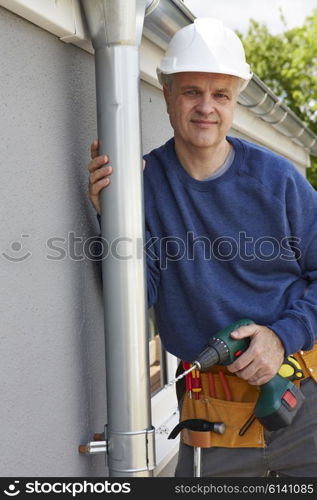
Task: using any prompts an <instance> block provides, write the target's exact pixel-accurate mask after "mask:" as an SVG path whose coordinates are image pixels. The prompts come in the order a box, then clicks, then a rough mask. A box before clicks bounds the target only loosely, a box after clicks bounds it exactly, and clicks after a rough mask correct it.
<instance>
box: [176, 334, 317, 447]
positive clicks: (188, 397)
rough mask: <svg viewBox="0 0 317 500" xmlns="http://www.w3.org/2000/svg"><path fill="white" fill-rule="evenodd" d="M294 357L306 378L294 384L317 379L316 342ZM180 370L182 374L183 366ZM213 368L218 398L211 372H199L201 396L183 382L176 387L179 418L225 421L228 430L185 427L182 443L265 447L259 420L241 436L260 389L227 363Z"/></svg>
mask: <svg viewBox="0 0 317 500" xmlns="http://www.w3.org/2000/svg"><path fill="white" fill-rule="evenodd" d="M294 357H295V358H296V360H297V361H298V363H299V364H300V366H301V369H302V371H303V374H304V377H303V378H302V379H301V380H300V381H299V380H295V381H294V382H293V383H294V384H295V385H297V386H299V385H300V384H301V383H302V381H303V380H304V379H306V378H308V377H312V378H313V379H314V381H315V382H317V343H316V344H315V346H314V348H313V349H312V350H311V351H305V352H304V351H300V352H298V353H296V354H295V355H294ZM178 371H179V373H181V369H180V370H178ZM210 371H211V372H212V373H213V383H214V389H215V394H216V397H211V395H210V379H208V372H207V373H200V377H201V379H200V380H201V391H200V393H199V399H198V398H197V399H195V393H193V392H191V393H189V392H186V390H185V387H184V385H182V387H180V386H179V387H177V395H178V398H179V401H180V400H182V402H181V416H180V421H181V422H182V421H184V420H189V419H203V420H207V421H209V422H223V423H224V424H225V426H226V430H225V432H224V433H223V434H217V433H214V432H203V431H194V430H189V429H186V428H184V429H182V431H181V440H182V442H183V443H185V444H187V445H189V446H197V447H200V448H210V447H224V448H264V446H265V441H264V427H263V426H262V425H261V424H260V422H259V421H258V420H257V419H255V420H254V421H253V423H252V425H250V427H249V428H248V429H247V431H246V432H245V433H244V434H243V435H242V436H241V435H239V432H240V430H241V429H242V427H243V426H244V424H245V423H246V422H247V421H248V419H249V418H250V417H251V416H252V414H253V413H254V408H255V405H256V402H257V399H258V397H259V394H260V388H259V387H257V386H253V385H250V384H249V383H248V382H246V381H245V380H243V379H241V378H239V377H237V376H236V375H233V374H232V373H230V372H229V371H228V370H227V368H226V367H225V366H213V367H212V368H211V369H210ZM219 371H222V372H223V374H224V375H225V379H226V385H227V390H226V388H225V387H224V384H223V375H222V374H221V376H220V375H219ZM180 382H182V380H181V381H180ZM228 388H229V390H230V394H231V400H230V401H228V400H227V392H228Z"/></svg>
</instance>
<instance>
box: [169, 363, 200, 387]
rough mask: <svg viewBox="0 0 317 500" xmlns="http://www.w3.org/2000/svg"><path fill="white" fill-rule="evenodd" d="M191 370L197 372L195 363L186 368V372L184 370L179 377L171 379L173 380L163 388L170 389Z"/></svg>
mask: <svg viewBox="0 0 317 500" xmlns="http://www.w3.org/2000/svg"><path fill="white" fill-rule="evenodd" d="M193 370H197V365H196V364H195V363H193V365H192V366H191V367H190V368H188V370H185V371H184V372H183V373H181V374H180V375H178V377H176V378H173V380H171V381H170V382H168V384H166V385H165V387H170V386H171V385H174V384H176V382H178V381H179V380H181V379H182V378H184V377H186V375H187V374H188V373H190V372H192V371H193Z"/></svg>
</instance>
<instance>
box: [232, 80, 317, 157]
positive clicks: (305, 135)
mask: <svg viewBox="0 0 317 500" xmlns="http://www.w3.org/2000/svg"><path fill="white" fill-rule="evenodd" d="M239 103H240V104H241V105H242V106H244V107H246V108H248V109H250V110H251V111H252V112H253V113H255V114H256V115H257V116H258V117H259V118H260V119H261V120H263V121H265V122H266V123H269V124H271V125H272V126H273V127H274V128H275V129H277V130H278V131H279V132H281V133H282V134H283V135H285V136H287V137H288V138H290V139H291V140H292V141H293V142H295V143H296V144H299V145H300V146H302V147H304V148H305V149H306V150H307V151H308V152H309V153H310V154H311V155H313V156H317V136H316V135H315V134H314V133H313V132H312V131H311V130H310V129H309V128H308V127H307V126H306V125H305V124H304V123H303V122H302V121H301V120H300V119H299V118H298V117H297V116H296V115H295V113H294V112H293V111H292V110H291V109H290V108H289V107H287V106H286V105H285V104H283V103H282V102H281V100H280V99H278V97H277V96H276V95H275V94H274V93H273V92H272V91H271V90H270V89H269V87H267V86H266V85H265V84H264V83H263V82H262V81H261V80H260V78H258V77H257V76H256V75H253V77H252V80H251V81H250V83H249V85H248V86H247V88H246V89H245V90H244V91H243V92H242V93H241V95H240V97H239Z"/></svg>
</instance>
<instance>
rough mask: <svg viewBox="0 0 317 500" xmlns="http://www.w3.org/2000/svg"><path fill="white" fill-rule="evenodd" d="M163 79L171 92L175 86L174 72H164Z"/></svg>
mask: <svg viewBox="0 0 317 500" xmlns="http://www.w3.org/2000/svg"><path fill="white" fill-rule="evenodd" d="M162 81H163V85H166V87H167V88H168V91H169V92H171V90H172V87H173V74H168V75H167V74H165V73H162Z"/></svg>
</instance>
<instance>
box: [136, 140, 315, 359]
mask: <svg viewBox="0 0 317 500" xmlns="http://www.w3.org/2000/svg"><path fill="white" fill-rule="evenodd" d="M227 139H228V141H229V142H230V143H231V144H232V146H233V147H234V150H235V158H234V161H233V163H232V165H231V167H230V168H229V169H228V170H227V171H226V172H225V173H224V174H223V175H222V176H220V177H218V178H215V179H212V180H209V181H206V182H203V181H198V180H196V179H193V178H192V177H191V176H190V175H189V174H187V172H186V171H185V170H184V169H183V167H182V166H181V164H180V163H179V161H178V159H177V156H176V154H175V150H174V140H173V139H171V140H169V141H168V142H167V143H166V144H165V145H163V146H161V147H160V148H158V149H155V150H153V151H152V152H151V153H149V154H148V155H146V156H145V160H146V168H145V171H144V202H145V222H146V239H147V246H146V253H147V286H148V305H149V306H152V305H154V308H155V313H156V320H157V325H158V330H159V334H160V337H161V340H162V343H163V345H164V347H165V348H166V350H167V351H169V352H171V353H172V354H174V355H175V356H177V357H179V358H180V359H183V360H187V361H191V360H192V359H193V358H194V356H195V355H196V354H197V353H198V352H199V351H200V350H201V349H202V347H203V346H205V344H206V342H207V341H208V340H209V338H210V337H211V336H212V335H213V334H214V333H216V332H217V331H218V330H220V329H222V328H224V327H226V326H228V325H229V324H230V323H232V322H234V321H236V320H237V319H239V318H250V319H252V320H253V321H255V322H256V323H258V324H261V325H266V326H268V327H269V328H271V329H272V330H274V332H275V333H276V334H277V335H278V336H279V338H280V339H281V341H282V343H283V345H284V347H285V350H286V354H290V353H294V352H296V351H298V350H299V349H304V350H309V349H311V348H312V347H313V344H314V342H315V336H316V332H317V193H316V191H315V190H314V189H313V188H312V187H311V185H310V184H309V183H308V181H307V180H306V179H305V178H304V177H303V176H302V175H301V174H300V173H299V172H298V171H297V170H296V169H295V167H294V166H293V165H292V164H291V163H290V162H289V161H288V160H286V159H285V158H283V157H280V156H277V155H276V154H274V153H272V152H270V151H269V150H266V149H265V148H262V147H260V146H257V145H254V144H251V143H249V142H247V141H244V140H240V139H237V138H233V137H228V138H227Z"/></svg>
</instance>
